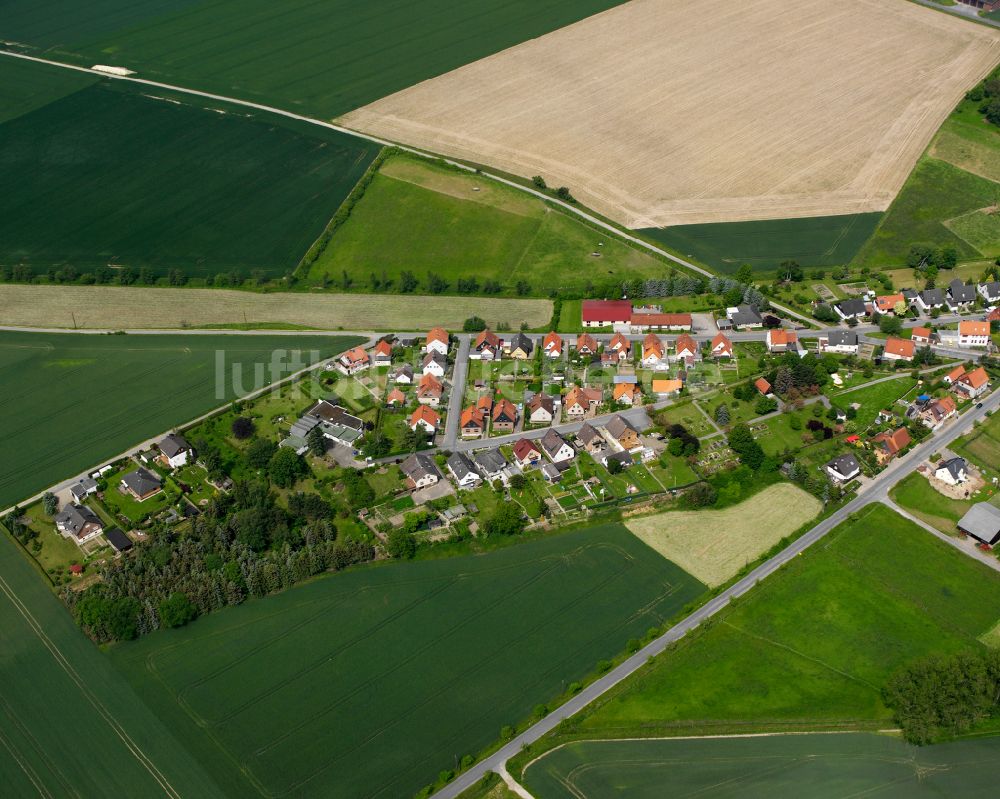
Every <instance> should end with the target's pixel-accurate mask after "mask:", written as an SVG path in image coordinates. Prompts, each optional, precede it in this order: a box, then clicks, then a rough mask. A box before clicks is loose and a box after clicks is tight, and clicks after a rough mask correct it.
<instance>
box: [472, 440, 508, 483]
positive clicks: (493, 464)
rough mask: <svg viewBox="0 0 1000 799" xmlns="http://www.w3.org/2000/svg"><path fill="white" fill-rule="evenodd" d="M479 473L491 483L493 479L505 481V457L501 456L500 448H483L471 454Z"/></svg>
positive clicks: (506, 464)
mask: <svg viewBox="0 0 1000 799" xmlns="http://www.w3.org/2000/svg"><path fill="white" fill-rule="evenodd" d="M472 461H473V463H475V465H476V468H477V469H478V470H479V473H480V474H481V475H482V476H483V477H484V478H485V479H486V480H489V481H490V482H491V483H492V482H494V481H495V480H503V481H506V477H507V475H506V470H507V466H508V465H509V464H508V463H507V459H506V458H505V457H504V456H503V453H502V452H501V451H500V448H499V447H497V448H496V449H484V450H482V451H480V452H476V453H474V454H473V456H472Z"/></svg>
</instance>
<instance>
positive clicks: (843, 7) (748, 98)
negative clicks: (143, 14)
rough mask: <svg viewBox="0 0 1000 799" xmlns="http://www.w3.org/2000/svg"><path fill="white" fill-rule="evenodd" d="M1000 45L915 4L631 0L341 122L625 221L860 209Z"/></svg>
mask: <svg viewBox="0 0 1000 799" xmlns="http://www.w3.org/2000/svg"><path fill="white" fill-rule="evenodd" d="M998 57H1000V34H998V33H997V32H996V31H993V30H989V29H986V28H983V27H981V26H977V25H969V24H968V23H967V22H965V21H964V20H958V19H954V18H952V17H949V16H947V15H944V14H934V13H927V11H926V9H922V8H917V7H916V6H913V5H911V4H908V3H885V2H881V0H845V1H844V2H839V3H825V2H822V0H806V1H805V2H798V3H793V4H788V3H786V2H782V0H761V1H760V2H756V3H752V4H736V5H733V4H717V5H714V6H712V7H710V8H706V7H705V5H704V3H699V2H696V1H695V0H679V1H678V2H672V3H662V2H658V1H657V0H634V2H630V3H627V4H625V5H622V6H618V7H616V8H613V9H611V10H609V11H607V12H605V13H603V14H598V15H596V16H593V17H590V18H588V19H586V20H584V21H582V22H579V23H577V24H575V25H571V26H569V27H566V28H563V29H561V30H559V31H556V32H555V33H550V34H548V35H547V36H543V37H540V38H538V39H533V40H530V41H526V42H525V43H524V44H521V45H518V46H517V47H512V48H510V49H509V50H506V51H504V52H502V53H499V54H498V55H494V56H491V57H489V58H485V59H482V60H481V61H477V62H475V63H472V64H469V65H467V66H464V67H462V68H460V69H457V70H455V71H453V72H450V73H448V74H446V75H443V76H441V77H439V78H435V79H433V80H429V81H425V82H423V83H420V84H417V85H415V86H412V87H411V88H408V89H404V90H403V91H401V92H398V93H397V94H394V95H391V96H389V97H386V98H384V99H382V100H378V101H377V102H374V103H372V104H371V105H368V106H366V107H364V108H361V109H359V110H357V111H353V112H351V113H349V114H346V115H345V116H344V117H343V118H342V121H343V123H344V124H345V125H347V126H348V127H351V128H354V129H357V130H362V131H366V132H368V133H374V134H377V135H382V136H385V137H388V138H390V139H392V140H394V141H401V142H405V143H407V144H412V145H416V146H419V147H423V148H426V149H429V150H431V151H432V152H439V153H443V154H446V155H451V156H456V157H460V158H464V159H467V160H470V161H473V162H475V163H483V164H487V165H490V166H493V167H496V168H499V169H502V170H505V171H507V172H512V173H514V174H518V175H522V176H525V177H531V176H533V175H541V176H542V177H544V178H545V179H546V181H547V182H548V183H549V185H550V186H560V185H564V186H567V187H569V188H570V190H571V191H572V192H573V193H574V196H576V197H577V199H579V200H580V201H582V202H584V203H585V204H586V205H588V206H590V207H592V208H594V209H595V210H597V211H599V212H600V213H602V214H604V215H605V216H608V217H610V218H612V219H614V220H616V221H618V222H620V223H622V224H624V225H626V226H628V227H632V228H654V227H665V226H669V225H687V224H699V223H704V222H732V221H739V220H749V219H786V218H790V217H817V216H831V215H837V214H858V213H867V212H874V211H882V210H884V209H885V208H886V207H888V205H889V203H890V202H891V201H892V198H893V197H894V196H895V194H896V192H897V191H898V190H899V188H900V187H901V186H902V185H903V182H904V181H905V179H906V176H907V175H908V174H909V172H910V170H911V169H912V168H913V165H914V163H916V161H917V158H918V157H919V156H920V154H921V152H922V151H923V150H924V148H925V147H926V146H927V144H928V143H929V142H930V139H931V137H932V136H933V134H934V132H935V131H936V130H937V128H938V127H939V126H940V124H941V123H942V122H943V121H944V119H945V118H946V117H947V115H948V114H949V112H950V111H951V110H952V108H954V106H955V104H956V103H957V102H958V100H959V99H960V98H961V97H962V96H963V93H964V92H965V90H966V89H967V88H969V86H970V85H972V84H973V83H975V82H976V81H977V80H978V79H980V78H981V77H982V76H984V75H985V74H986V73H987V72H988V71H989V70H990V69H992V68H993V67H994V66H995V64H996V61H997V59H998ZM923 74H934V75H935V80H933V81H930V80H926V81H925V80H918V79H915V78H914V76H915V75H923ZM734 76H739V79H738V80H737V79H734Z"/></svg>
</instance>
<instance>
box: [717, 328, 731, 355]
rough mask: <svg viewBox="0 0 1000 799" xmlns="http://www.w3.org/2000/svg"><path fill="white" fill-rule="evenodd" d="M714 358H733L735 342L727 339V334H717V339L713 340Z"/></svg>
mask: <svg viewBox="0 0 1000 799" xmlns="http://www.w3.org/2000/svg"><path fill="white" fill-rule="evenodd" d="M712 357H713V358H732V357H733V342H731V341H730V340H729V339H728V338H727V337H726V334H725V333H716V335H715V338H713V339H712Z"/></svg>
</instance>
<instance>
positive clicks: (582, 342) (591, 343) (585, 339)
mask: <svg viewBox="0 0 1000 799" xmlns="http://www.w3.org/2000/svg"><path fill="white" fill-rule="evenodd" d="M576 348H577V350H584V349H587V350H590V351H591V352H597V341H596V339H595V338H594V337H593V336H592V335H590V333H581V334H580V335H579V336H577V337H576Z"/></svg>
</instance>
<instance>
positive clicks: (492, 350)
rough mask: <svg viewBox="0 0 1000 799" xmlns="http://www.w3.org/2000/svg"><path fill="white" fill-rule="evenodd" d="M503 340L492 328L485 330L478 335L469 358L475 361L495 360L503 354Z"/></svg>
mask: <svg viewBox="0 0 1000 799" xmlns="http://www.w3.org/2000/svg"><path fill="white" fill-rule="evenodd" d="M502 352H503V342H502V341H501V340H500V337H499V336H498V335H497V334H496V333H494V332H493V331H492V330H483V331H481V332H480V333H479V335H478V336H476V340H475V341H474V342H473V344H472V350H471V352H469V358H470V359H471V360H474V361H495V360H497V359H498V358H500V356H501V355H502Z"/></svg>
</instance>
